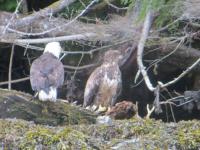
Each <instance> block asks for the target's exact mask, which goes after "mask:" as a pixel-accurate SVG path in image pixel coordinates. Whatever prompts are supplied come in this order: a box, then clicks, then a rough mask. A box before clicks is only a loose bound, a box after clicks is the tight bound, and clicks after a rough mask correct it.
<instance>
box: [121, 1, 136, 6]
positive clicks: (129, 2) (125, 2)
mask: <svg viewBox="0 0 200 150" xmlns="http://www.w3.org/2000/svg"><path fill="white" fill-rule="evenodd" d="M120 2H121V4H122V5H130V4H131V3H134V2H135V0H120Z"/></svg>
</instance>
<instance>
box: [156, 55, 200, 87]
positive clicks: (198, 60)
mask: <svg viewBox="0 0 200 150" xmlns="http://www.w3.org/2000/svg"><path fill="white" fill-rule="evenodd" d="M199 62H200V58H199V59H197V61H196V62H195V63H193V64H192V65H191V66H190V67H188V68H187V69H186V70H185V71H183V72H182V73H181V74H180V75H179V76H178V77H176V78H175V79H174V80H172V81H169V82H167V83H165V84H163V83H161V82H160V81H159V84H160V87H161V88H165V87H168V86H170V85H172V84H174V83H176V82H177V81H179V80H180V79H181V78H183V77H184V76H185V75H186V74H187V73H189V72H190V71H191V70H192V69H193V68H194V67H196V66H197V65H198V64H199Z"/></svg>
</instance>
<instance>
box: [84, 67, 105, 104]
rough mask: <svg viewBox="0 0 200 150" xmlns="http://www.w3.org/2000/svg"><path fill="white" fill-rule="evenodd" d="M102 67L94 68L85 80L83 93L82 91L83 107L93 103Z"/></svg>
mask: <svg viewBox="0 0 200 150" xmlns="http://www.w3.org/2000/svg"><path fill="white" fill-rule="evenodd" d="M102 72H103V70H102V67H101V66H100V67H98V68H96V69H95V70H94V71H93V72H92V74H91V75H90V77H89V78H88V80H87V83H86V87H85V91H84V103H83V106H84V107H86V106H88V105H90V104H91V103H93V100H94V97H95V96H96V93H97V91H98V89H99V84H100V82H101V78H102Z"/></svg>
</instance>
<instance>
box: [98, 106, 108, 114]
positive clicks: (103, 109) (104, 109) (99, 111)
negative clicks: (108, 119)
mask: <svg viewBox="0 0 200 150" xmlns="http://www.w3.org/2000/svg"><path fill="white" fill-rule="evenodd" d="M106 110H107V107H103V106H101V105H100V106H99V108H98V109H97V110H96V112H97V113H102V112H106Z"/></svg>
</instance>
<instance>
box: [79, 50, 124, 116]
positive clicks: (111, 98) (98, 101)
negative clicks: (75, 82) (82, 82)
mask: <svg viewBox="0 0 200 150" xmlns="http://www.w3.org/2000/svg"><path fill="white" fill-rule="evenodd" d="M121 59H122V55H121V54H120V52H119V51H116V50H109V51H107V52H106V53H105V55H104V58H103V64H102V65H101V66H100V67H98V68H96V69H95V70H94V71H93V72H92V74H91V75H90V77H89V78H88V80H87V83H86V87H85V91H84V103H83V106H84V107H87V106H90V107H91V108H92V109H93V110H96V109H97V108H98V110H97V111H98V112H103V111H106V109H107V108H109V107H110V106H113V105H114V104H115V103H116V102H117V97H118V96H119V94H120V92H121V87H122V79H121V71H120V69H119V65H118V63H119V61H120V60H121Z"/></svg>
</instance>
